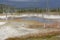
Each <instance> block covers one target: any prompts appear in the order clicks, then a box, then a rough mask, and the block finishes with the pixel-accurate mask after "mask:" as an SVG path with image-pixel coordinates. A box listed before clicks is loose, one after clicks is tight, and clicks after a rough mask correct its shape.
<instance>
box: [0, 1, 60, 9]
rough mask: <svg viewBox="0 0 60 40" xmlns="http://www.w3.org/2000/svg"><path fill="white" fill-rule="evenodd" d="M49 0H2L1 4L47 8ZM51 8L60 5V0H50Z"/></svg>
mask: <svg viewBox="0 0 60 40" xmlns="http://www.w3.org/2000/svg"><path fill="white" fill-rule="evenodd" d="M46 1H47V0H0V4H7V5H12V6H14V7H20V8H24V7H41V8H46V7H47V4H46ZM48 6H49V8H57V7H60V0H48Z"/></svg>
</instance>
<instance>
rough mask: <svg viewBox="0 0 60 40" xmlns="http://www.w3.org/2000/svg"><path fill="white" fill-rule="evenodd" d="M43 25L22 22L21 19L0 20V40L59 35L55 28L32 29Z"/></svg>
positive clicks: (35, 22)
mask: <svg viewBox="0 0 60 40" xmlns="http://www.w3.org/2000/svg"><path fill="white" fill-rule="evenodd" d="M25 16H26V15H25ZM16 17H17V16H16ZM19 17H20V16H19ZM1 18H4V17H1ZM54 18H55V16H54ZM43 24H44V23H40V22H37V21H24V20H21V19H15V20H8V21H6V20H0V40H5V39H7V38H14V37H21V36H22V37H23V38H24V37H29V36H30V37H36V36H38V37H41V36H46V35H49V36H50V35H58V34H60V29H56V28H48V29H46V28H44V27H43V26H42V27H43V28H41V26H40V28H38V29H36V28H34V27H35V26H34V25H43ZM30 25H32V27H33V28H29V26H30ZM37 27H38V26H37Z"/></svg>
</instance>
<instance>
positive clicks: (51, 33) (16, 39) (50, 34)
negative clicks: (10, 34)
mask: <svg viewBox="0 0 60 40" xmlns="http://www.w3.org/2000/svg"><path fill="white" fill-rule="evenodd" d="M59 34H60V31H51V32H45V33H40V32H38V33H30V34H27V35H24V36H21V37H14V38H7V39H6V40H13V39H14V40H21V39H27V38H41V37H49V36H55V35H59Z"/></svg>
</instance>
